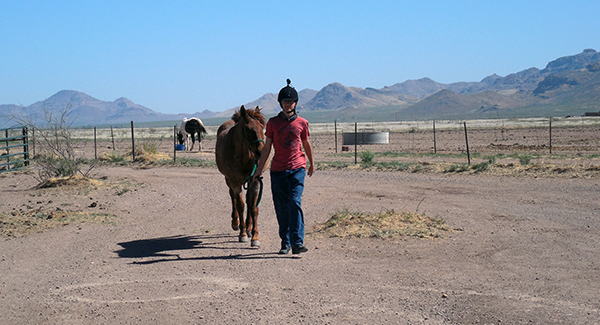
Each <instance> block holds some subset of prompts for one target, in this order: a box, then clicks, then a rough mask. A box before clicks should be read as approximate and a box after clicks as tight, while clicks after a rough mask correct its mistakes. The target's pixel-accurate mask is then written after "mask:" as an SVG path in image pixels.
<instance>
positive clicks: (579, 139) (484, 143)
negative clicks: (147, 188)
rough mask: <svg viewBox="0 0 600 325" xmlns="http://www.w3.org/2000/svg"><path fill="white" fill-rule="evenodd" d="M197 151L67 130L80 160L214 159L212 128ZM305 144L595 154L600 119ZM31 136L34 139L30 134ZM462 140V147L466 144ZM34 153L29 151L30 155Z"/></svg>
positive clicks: (397, 125)
mask: <svg viewBox="0 0 600 325" xmlns="http://www.w3.org/2000/svg"><path fill="white" fill-rule="evenodd" d="M206 129H207V132H208V135H207V136H204V137H203V139H202V142H201V144H202V149H201V150H198V147H197V144H196V148H195V150H194V151H192V152H187V151H177V152H176V151H175V150H174V147H175V146H174V144H175V126H173V127H135V128H134V125H133V123H132V125H131V127H110V128H89V129H73V130H71V137H72V145H73V146H74V149H75V152H76V153H77V154H78V155H80V156H81V157H83V158H87V159H94V158H99V157H102V156H103V155H114V154H119V155H135V151H136V150H153V151H156V152H161V153H165V154H167V155H169V156H170V157H174V156H175V157H193V158H196V159H204V160H214V149H215V142H216V132H217V129H218V126H207V127H206ZM355 129H356V130H357V132H359V133H360V132H388V133H389V142H388V143H384V144H372V145H365V144H361V145H359V146H357V147H355V146H354V145H352V146H348V145H345V144H344V143H343V137H342V135H343V134H344V133H347V132H355ZM310 133H311V136H310V141H311V144H312V146H313V153H314V154H315V159H317V161H319V160H322V159H338V158H339V157H343V156H342V155H343V154H344V152H346V151H348V152H350V153H352V152H354V153H356V151H358V152H360V151H367V150H368V151H370V152H374V153H402V154H429V153H432V154H433V153H436V154H457V153H458V154H461V153H466V152H467V149H468V150H469V151H470V153H472V154H477V155H480V156H485V155H496V154H512V153H516V152H523V153H532V154H552V155H572V156H577V155H578V156H588V157H589V156H600V118H598V117H579V118H552V119H550V118H528V119H510V120H502V119H498V120H470V121H412V122H406V121H398V122H380V123H377V122H364V123H359V122H357V123H336V122H333V123H311V124H310ZM33 136H34V137H35V135H33ZM467 139H468V147H467V141H466V140H467ZM33 154H35V152H33Z"/></svg>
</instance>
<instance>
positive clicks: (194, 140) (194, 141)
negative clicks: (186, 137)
mask: <svg viewBox="0 0 600 325" xmlns="http://www.w3.org/2000/svg"><path fill="white" fill-rule="evenodd" d="M194 143H196V137H194V133H192V148H191V149H190V151H192V150H193V149H194Z"/></svg>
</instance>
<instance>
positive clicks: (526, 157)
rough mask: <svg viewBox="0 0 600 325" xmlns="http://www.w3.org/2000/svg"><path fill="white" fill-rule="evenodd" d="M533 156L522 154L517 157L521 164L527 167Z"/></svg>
mask: <svg viewBox="0 0 600 325" xmlns="http://www.w3.org/2000/svg"><path fill="white" fill-rule="evenodd" d="M531 158H532V157H531V155H528V154H520V155H517V159H519V163H520V164H521V165H523V166H527V165H529V164H530V163H531Z"/></svg>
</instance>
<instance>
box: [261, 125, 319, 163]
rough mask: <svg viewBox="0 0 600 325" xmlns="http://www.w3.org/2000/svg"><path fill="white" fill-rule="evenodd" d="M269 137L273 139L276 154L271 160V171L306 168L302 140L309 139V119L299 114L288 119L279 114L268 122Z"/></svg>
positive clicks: (267, 134) (267, 133)
mask: <svg viewBox="0 0 600 325" xmlns="http://www.w3.org/2000/svg"><path fill="white" fill-rule="evenodd" d="M265 135H266V136H267V138H270V139H271V140H273V148H274V149H275V154H274V155H273V161H272V162H271V171H274V172H282V171H286V170H292V169H298V168H306V155H305V154H304V152H303V151H302V140H306V139H308V136H309V133H308V121H307V120H305V119H303V118H302V117H300V116H298V117H297V118H296V119H295V120H293V121H291V122H290V121H286V120H284V119H282V118H281V117H279V116H275V117H272V118H270V119H269V122H267V132H266V133H265Z"/></svg>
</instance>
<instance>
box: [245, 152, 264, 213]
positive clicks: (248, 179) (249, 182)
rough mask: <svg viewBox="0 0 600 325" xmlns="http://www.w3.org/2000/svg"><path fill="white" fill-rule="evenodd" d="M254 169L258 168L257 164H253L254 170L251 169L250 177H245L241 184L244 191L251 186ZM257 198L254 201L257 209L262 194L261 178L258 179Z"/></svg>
mask: <svg viewBox="0 0 600 325" xmlns="http://www.w3.org/2000/svg"><path fill="white" fill-rule="evenodd" d="M256 167H258V162H255V163H254V168H252V173H251V174H250V176H248V177H246V180H245V181H244V184H242V188H243V189H244V190H247V189H248V188H249V187H250V184H252V179H253V178H254V173H255V172H256ZM257 179H258V185H259V186H258V198H257V199H256V207H257V208H258V205H259V204H260V200H261V199H262V193H263V178H262V176H260V177H258V178H257Z"/></svg>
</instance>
